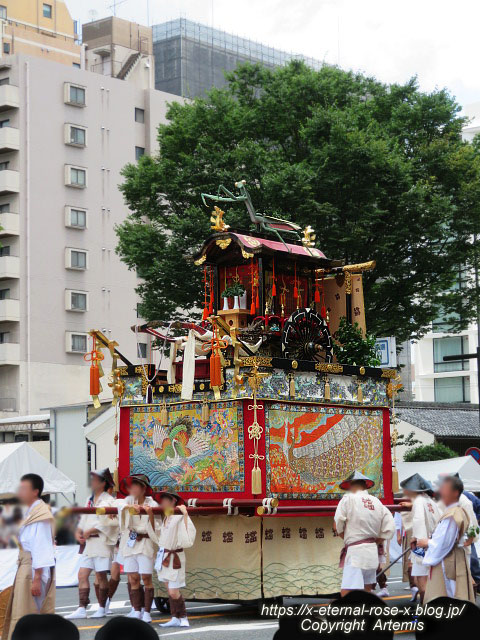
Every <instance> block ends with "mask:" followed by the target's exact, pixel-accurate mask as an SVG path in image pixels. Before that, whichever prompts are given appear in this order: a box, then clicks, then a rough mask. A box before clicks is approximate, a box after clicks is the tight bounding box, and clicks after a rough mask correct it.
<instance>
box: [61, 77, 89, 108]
mask: <svg viewBox="0 0 480 640" xmlns="http://www.w3.org/2000/svg"><path fill="white" fill-rule="evenodd" d="M65 102H66V103H67V104H71V105H72V106H74V107H84V106H85V105H86V104H87V92H86V89H85V87H80V86H79V85H77V84H71V83H70V82H66V83H65Z"/></svg>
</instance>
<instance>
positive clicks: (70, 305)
mask: <svg viewBox="0 0 480 640" xmlns="http://www.w3.org/2000/svg"><path fill="white" fill-rule="evenodd" d="M65 295H66V300H65V303H66V304H65V307H66V309H67V311H87V310H88V293H86V292H85V291H72V290H71V289H67V291H66V292H65Z"/></svg>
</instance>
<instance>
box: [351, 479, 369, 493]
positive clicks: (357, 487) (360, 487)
mask: <svg viewBox="0 0 480 640" xmlns="http://www.w3.org/2000/svg"><path fill="white" fill-rule="evenodd" d="M366 488H367V485H366V484H365V482H361V481H360V482H352V484H351V485H350V491H351V492H352V493H356V492H357V491H365V490H366Z"/></svg>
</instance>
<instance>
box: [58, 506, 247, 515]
mask: <svg viewBox="0 0 480 640" xmlns="http://www.w3.org/2000/svg"><path fill="white" fill-rule="evenodd" d="M127 508H129V507H127ZM130 509H131V513H132V515H134V514H136V513H137V511H136V510H134V509H132V507H130ZM240 509H241V510H242V512H246V513H248V511H249V510H248V508H246V507H244V506H242V507H240ZM65 511H66V512H67V513H75V514H77V513H78V514H79V515H83V514H96V515H107V516H108V515H112V516H114V515H117V514H118V509H117V508H116V507H71V508H67V509H65ZM252 511H253V507H252V508H251V509H250V512H252ZM173 512H174V513H176V514H180V513H182V512H181V511H180V509H179V508H178V507H176V508H175V509H174V510H173ZM187 512H188V514H189V515H191V516H210V515H221V514H228V507H187ZM152 513H153V514H154V515H163V513H164V510H163V509H161V508H160V507H153V509H152ZM139 514H140V515H146V511H145V509H144V508H143V507H142V508H141V509H140V512H139Z"/></svg>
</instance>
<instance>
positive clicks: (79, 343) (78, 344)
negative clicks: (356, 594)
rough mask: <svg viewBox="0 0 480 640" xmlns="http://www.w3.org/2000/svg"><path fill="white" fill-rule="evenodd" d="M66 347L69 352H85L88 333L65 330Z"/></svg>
mask: <svg viewBox="0 0 480 640" xmlns="http://www.w3.org/2000/svg"><path fill="white" fill-rule="evenodd" d="M66 349H67V351H68V352H69V353H87V350H88V334H87V333H72V332H70V331H67V334H66Z"/></svg>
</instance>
